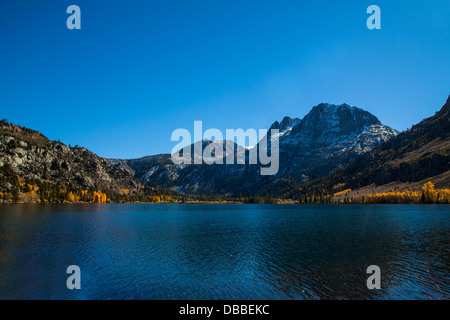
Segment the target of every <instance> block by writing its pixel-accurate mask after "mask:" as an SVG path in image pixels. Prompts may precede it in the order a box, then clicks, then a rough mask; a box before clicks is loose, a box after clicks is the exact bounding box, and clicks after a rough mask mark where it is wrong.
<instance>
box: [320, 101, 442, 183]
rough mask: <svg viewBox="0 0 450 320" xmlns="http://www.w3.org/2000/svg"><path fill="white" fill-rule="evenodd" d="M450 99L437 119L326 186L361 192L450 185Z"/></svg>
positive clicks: (375, 152) (415, 128)
mask: <svg viewBox="0 0 450 320" xmlns="http://www.w3.org/2000/svg"><path fill="white" fill-rule="evenodd" d="M449 171H450V96H449V98H448V99H447V102H446V103H445V105H444V106H443V107H442V108H441V110H440V111H439V112H437V113H436V114H435V115H434V116H432V117H430V118H427V119H424V120H423V121H421V122H420V123H418V124H417V125H415V126H413V127H412V128H411V129H410V130H407V131H405V132H402V133H400V134H399V135H398V136H397V137H395V138H393V139H391V140H389V141H388V142H386V143H384V144H382V145H380V146H378V147H377V148H375V149H373V150H372V151H371V152H367V153H365V154H362V155H361V156H359V157H358V158H357V159H356V161H354V162H352V163H350V164H349V165H348V166H347V167H346V168H345V170H343V171H342V172H336V173H335V174H334V175H333V176H332V177H330V179H328V181H327V183H328V184H330V183H331V184H332V183H337V182H339V183H341V184H345V188H350V189H358V188H361V187H364V186H368V185H374V186H382V185H386V184H391V183H394V182H395V183H396V184H397V185H399V184H404V183H408V184H409V183H414V182H423V181H425V180H431V181H433V183H435V184H436V187H439V188H448V187H449V185H450V174H449Z"/></svg>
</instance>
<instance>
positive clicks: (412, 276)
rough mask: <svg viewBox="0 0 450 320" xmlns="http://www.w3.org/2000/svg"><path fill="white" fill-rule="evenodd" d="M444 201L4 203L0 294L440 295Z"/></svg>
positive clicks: (444, 263) (448, 292) (445, 266)
mask: <svg viewBox="0 0 450 320" xmlns="http://www.w3.org/2000/svg"><path fill="white" fill-rule="evenodd" d="M449 209H450V206H444V205H441V206H409V205H350V206H343V205H341V206H333V205H308V206H306V205H303V206H297V205H223V204H221V205H215V204H202V205H192V204H186V205H181V204H176V205H171V204H110V205H96V204H80V205H2V206H0V299H430V298H431V299H448V298H449V297H450V281H449V271H450V235H449V233H448V230H450V228H449V227H450V214H449V213H450V210H449ZM72 264H75V265H78V266H79V267H80V268H81V273H82V274H81V281H82V284H81V290H68V289H67V287H66V279H67V277H68V276H69V275H67V274H66V268H67V267H68V266H69V265H72ZM373 264H375V265H378V266H379V267H380V268H381V270H382V289H381V290H368V289H367V287H366V280H367V277H368V276H369V275H367V274H366V269H367V267H368V266H369V265H373Z"/></svg>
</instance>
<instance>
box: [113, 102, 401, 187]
mask: <svg viewBox="0 0 450 320" xmlns="http://www.w3.org/2000/svg"><path fill="white" fill-rule="evenodd" d="M270 129H278V130H279V135H278V138H279V144H280V169H279V172H278V173H277V174H276V175H274V176H261V175H260V174H259V173H260V170H259V169H260V165H249V164H248V163H249V161H248V157H249V154H250V152H252V150H246V151H242V148H241V149H240V151H239V152H245V153H246V159H247V160H246V164H245V165H242V164H233V165H205V164H203V165H194V164H191V165H176V164H173V163H172V161H171V158H170V155H167V154H166V155H158V156H152V157H145V158H142V159H135V160H110V162H111V163H113V164H116V165H118V166H120V167H122V168H124V169H127V170H129V172H130V173H132V174H134V175H135V177H137V178H138V179H139V180H140V181H141V182H142V183H144V184H146V185H155V186H163V187H166V188H172V189H175V190H178V191H181V192H185V193H205V194H216V193H218V194H231V195H234V196H237V195H239V194H244V195H245V194H249V193H262V194H272V195H279V194H280V192H284V191H283V190H284V188H286V185H287V184H290V183H291V182H292V181H294V182H295V183H304V182H306V181H308V180H310V179H315V178H317V177H322V176H325V175H327V174H329V173H330V172H331V171H332V170H334V169H336V168H338V167H344V166H346V165H347V164H348V163H349V162H351V161H353V160H354V159H356V157H358V156H359V155H361V154H363V153H366V152H369V151H370V150H372V149H373V148H374V147H375V146H377V145H379V144H381V143H384V142H386V141H388V140H389V139H391V138H393V137H395V136H396V135H397V132H396V131H395V130H393V129H391V128H389V127H387V126H385V125H383V124H381V123H380V121H379V120H378V119H377V118H376V117H375V116H373V115H372V114H370V113H369V112H367V111H364V110H362V109H359V108H356V107H351V106H349V105H346V104H343V105H339V106H337V105H330V104H320V105H318V106H316V107H314V108H313V109H312V110H311V111H310V112H309V113H308V114H307V115H306V116H305V117H304V118H303V119H299V118H295V119H291V118H289V117H285V118H284V119H283V120H282V121H281V122H278V121H277V122H275V123H274V124H273V125H272V126H271V128H270ZM209 143H222V144H223V145H225V144H226V143H230V142H223V141H222V142H210V141H209V142H208V141H204V142H203V148H205V147H206V146H207V145H208V144H209ZM255 148H258V145H257V146H256V147H255ZM256 150H257V149H256ZM253 151H254V150H253Z"/></svg>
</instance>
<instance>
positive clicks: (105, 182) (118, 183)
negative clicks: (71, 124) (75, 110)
mask: <svg viewBox="0 0 450 320" xmlns="http://www.w3.org/2000/svg"><path fill="white" fill-rule="evenodd" d="M11 177H18V178H20V179H22V180H36V181H40V180H48V181H50V182H51V183H53V184H61V185H65V186H69V185H70V186H71V187H74V188H77V189H83V190H87V189H96V190H103V191H105V190H112V191H118V192H119V191H120V190H122V189H128V190H139V189H140V188H141V184H140V182H139V181H138V180H137V179H136V178H134V177H133V176H132V175H131V174H130V173H129V172H128V171H127V170H125V169H122V168H120V167H117V166H114V165H111V164H110V163H109V162H108V161H106V160H105V159H103V158H100V157H99V156H97V155H95V154H94V153H92V152H90V151H89V150H87V149H85V148H78V147H74V148H72V147H68V146H66V145H65V144H63V143H61V142H57V141H50V140H49V139H47V138H46V137H45V136H44V135H42V134H41V133H39V132H37V131H34V130H31V129H28V128H24V127H20V126H16V125H14V124H10V123H8V122H6V121H5V120H3V121H0V180H1V181H2V183H1V184H0V191H1V192H8V191H11V190H10V189H11V188H12V185H11V183H10V181H9V179H11Z"/></svg>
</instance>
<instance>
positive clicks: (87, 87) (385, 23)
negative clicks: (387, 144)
mask: <svg viewBox="0 0 450 320" xmlns="http://www.w3.org/2000/svg"><path fill="white" fill-rule="evenodd" d="M71 4H76V5H78V6H80V8H81V16H82V22H81V25H82V30H68V29H67V28H66V19H67V17H68V16H69V15H68V14H66V8H67V7H68V6H69V5H71ZM372 4H376V5H378V6H380V8H381V18H382V29H381V30H368V29H367V27H366V20H367V17H368V15H367V14H366V9H367V7H368V6H369V5H372ZM449 17H450V1H448V0H429V1H423V0H408V1H403V0H396V1H392V0H390V1H378V0H374V1H363V0H357V1H331V0H330V1H299V0H292V1H283V0H276V1H275V0H270V1H261V0H258V1H257V0H251V1H250V0H237V1H234V0H205V1H198V0H190V1H185V0H179V1H172V0H164V1H149V0H145V1H144V0H142V1H133V0H129V1H125V0H123V1H100V0H99V1H92V0H89V1H87V0H71V1H65V0H57V1H56V0H55V1H16V0H0V118H6V119H8V120H9V121H11V122H13V123H16V124H20V125H23V126H27V127H30V128H32V129H36V130H39V131H41V132H42V133H44V134H45V135H47V136H48V137H49V138H51V139H53V140H56V139H61V141H62V142H64V143H66V144H69V143H70V144H72V145H76V144H78V145H80V146H84V147H87V148H89V149H90V150H92V151H93V152H95V153H97V154H99V155H100V156H103V157H116V158H136V157H141V156H145V155H152V154H158V153H168V152H170V151H171V149H172V147H173V146H174V145H175V143H174V142H171V141H170V136H171V133H172V131H173V130H174V129H177V128H187V129H189V130H191V131H192V130H193V123H194V120H202V121H203V126H204V129H206V128H218V129H220V130H223V131H225V129H226V128H230V129H234V128H243V129H247V128H255V129H259V128H268V127H269V126H270V125H271V124H272V123H273V122H274V121H275V120H281V119H282V118H283V117H284V116H286V115H287V116H291V117H303V116H304V115H305V114H306V113H307V112H308V111H309V110H310V109H311V107H312V106H314V105H317V104H318V103H321V102H329V103H335V104H340V103H344V102H345V103H348V104H350V105H356V106H358V107H361V108H363V109H366V110H368V111H370V112H371V113H373V114H374V115H376V116H377V117H378V118H379V119H380V120H381V121H382V122H383V123H384V124H387V125H389V126H391V127H393V128H395V129H397V130H404V129H407V128H409V127H410V126H411V125H413V124H415V123H417V122H419V121H420V120H422V119H423V118H425V117H428V116H431V115H433V114H434V113H435V112H436V111H437V109H439V108H440V107H441V106H442V105H443V104H444V102H445V100H446V99H447V97H448V95H449V94H450V58H449V57H450V22H449V21H450V18H449Z"/></svg>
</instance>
